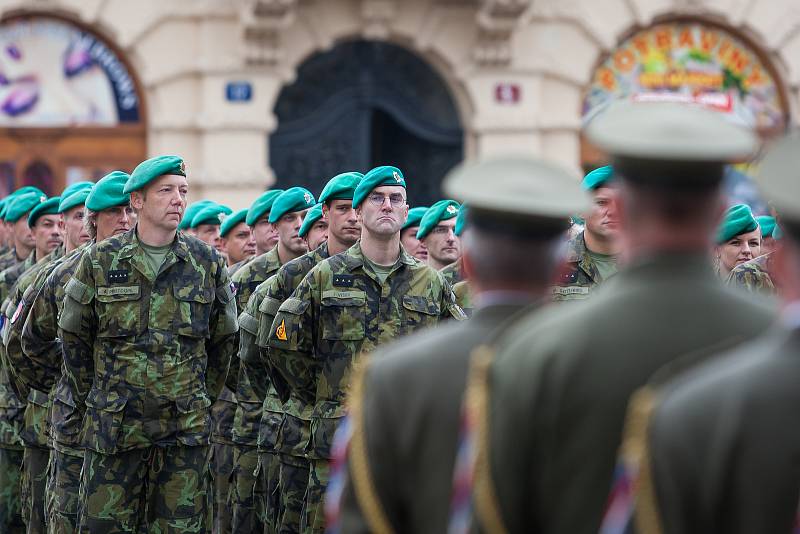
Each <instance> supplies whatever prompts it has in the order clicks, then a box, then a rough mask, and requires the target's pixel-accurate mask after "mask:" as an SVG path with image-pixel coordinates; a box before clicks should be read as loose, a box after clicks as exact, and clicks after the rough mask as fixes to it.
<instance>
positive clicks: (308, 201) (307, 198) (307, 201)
mask: <svg viewBox="0 0 800 534" xmlns="http://www.w3.org/2000/svg"><path fill="white" fill-rule="evenodd" d="M303 198H304V199H306V204H311V201H312V200H313V199H312V198H311V195H309V194H308V193H303Z"/></svg>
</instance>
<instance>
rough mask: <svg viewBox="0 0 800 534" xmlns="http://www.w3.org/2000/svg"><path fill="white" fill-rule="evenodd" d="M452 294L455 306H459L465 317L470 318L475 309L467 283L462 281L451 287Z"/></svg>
mask: <svg viewBox="0 0 800 534" xmlns="http://www.w3.org/2000/svg"><path fill="white" fill-rule="evenodd" d="M453 294H455V296H456V304H458V305H459V306H461V309H462V310H464V313H466V314H467V317H471V316H472V312H473V311H474V309H475V307H474V306H473V305H472V295H471V294H470V290H469V282H467V281H466V280H462V281H460V282H459V283H457V284H456V285H454V286H453Z"/></svg>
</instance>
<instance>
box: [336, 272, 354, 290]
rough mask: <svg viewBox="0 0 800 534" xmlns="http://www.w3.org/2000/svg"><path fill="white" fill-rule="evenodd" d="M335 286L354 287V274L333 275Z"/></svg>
mask: <svg viewBox="0 0 800 534" xmlns="http://www.w3.org/2000/svg"><path fill="white" fill-rule="evenodd" d="M333 287H353V275H352V274H335V275H333Z"/></svg>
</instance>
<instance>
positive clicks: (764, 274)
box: [727, 252, 777, 295]
mask: <svg viewBox="0 0 800 534" xmlns="http://www.w3.org/2000/svg"><path fill="white" fill-rule="evenodd" d="M771 262H772V253H771V252H770V253H769V254H764V255H763V256H759V257H757V258H753V259H752V260H750V261H747V262H745V263H742V264H741V265H737V266H736V267H734V268H733V270H732V271H731V274H729V275H728V282H727V283H728V285H732V286H737V287H743V288H745V289H746V290H748V291H752V292H757V293H763V294H765V295H775V294H776V292H777V291H776V289H775V284H774V283H773V281H772V277H771V276H770V274H769V273H770V264H771Z"/></svg>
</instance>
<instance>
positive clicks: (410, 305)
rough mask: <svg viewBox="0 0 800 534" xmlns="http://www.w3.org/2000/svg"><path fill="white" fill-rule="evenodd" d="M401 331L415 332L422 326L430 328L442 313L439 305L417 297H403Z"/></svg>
mask: <svg viewBox="0 0 800 534" xmlns="http://www.w3.org/2000/svg"><path fill="white" fill-rule="evenodd" d="M403 312H404V313H403V314H404V316H405V321H403V325H402V326H403V329H404V330H405V331H411V330H415V329H416V328H419V327H423V326H431V325H434V324H436V323H437V322H438V321H439V316H440V315H441V313H442V310H441V308H440V307H439V303H438V302H435V301H433V300H431V299H429V298H426V297H423V296H417V295H403Z"/></svg>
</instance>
